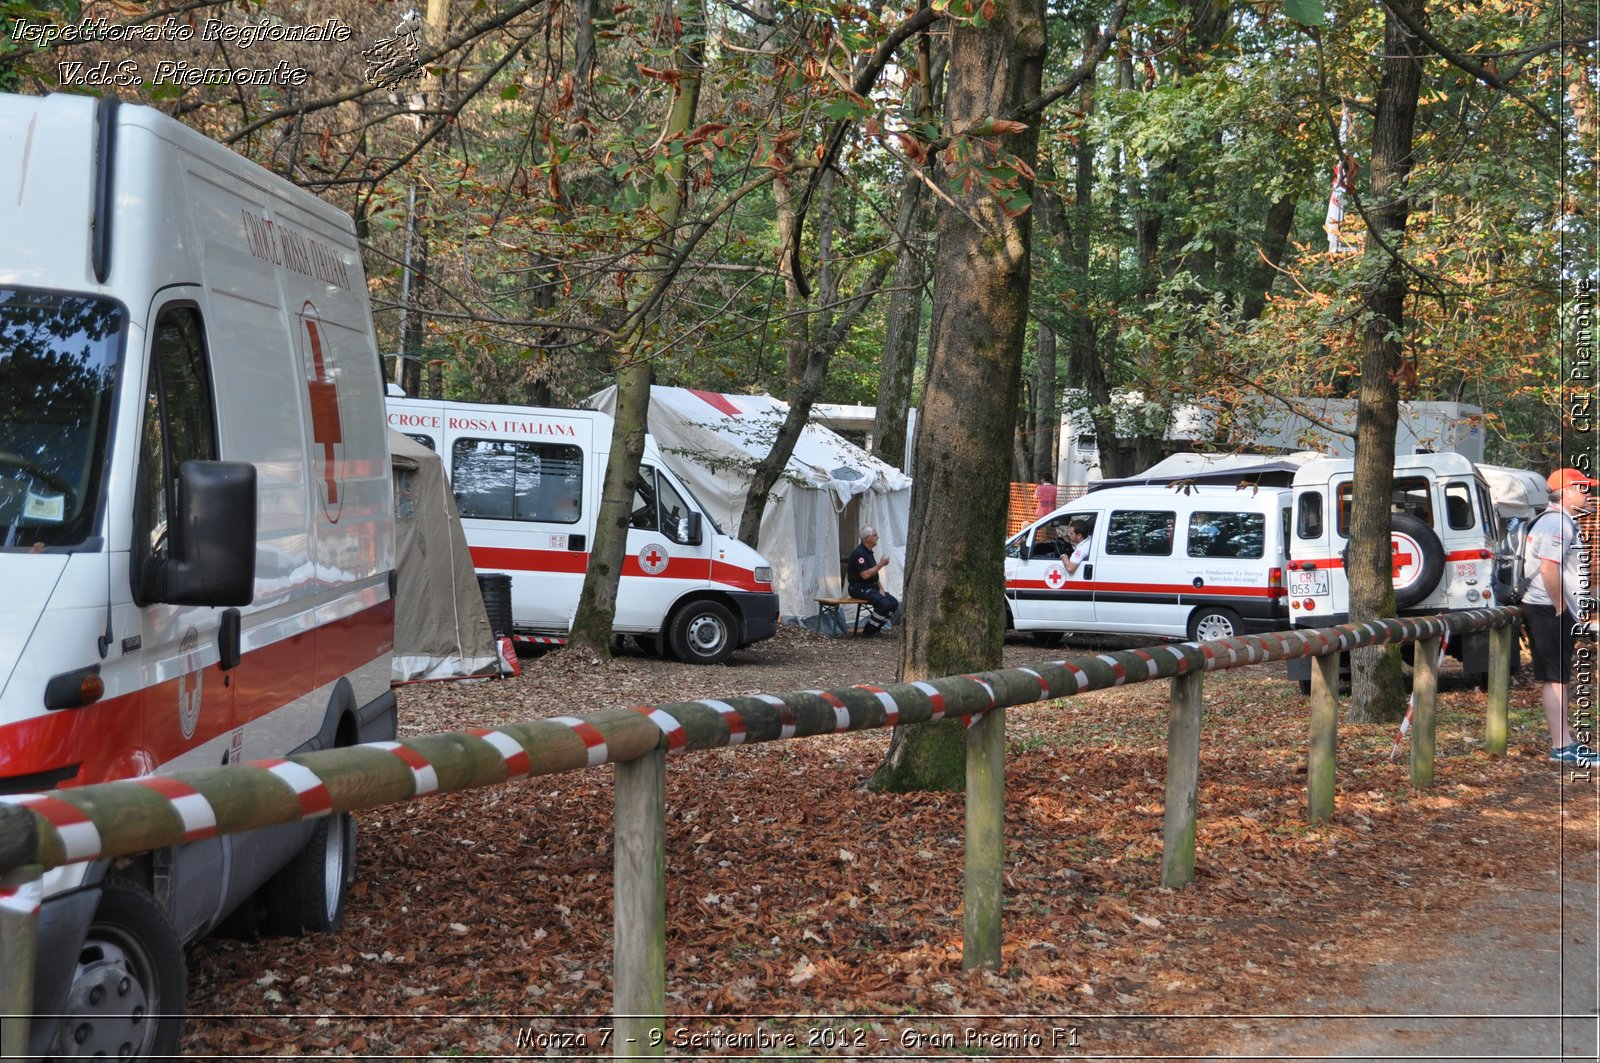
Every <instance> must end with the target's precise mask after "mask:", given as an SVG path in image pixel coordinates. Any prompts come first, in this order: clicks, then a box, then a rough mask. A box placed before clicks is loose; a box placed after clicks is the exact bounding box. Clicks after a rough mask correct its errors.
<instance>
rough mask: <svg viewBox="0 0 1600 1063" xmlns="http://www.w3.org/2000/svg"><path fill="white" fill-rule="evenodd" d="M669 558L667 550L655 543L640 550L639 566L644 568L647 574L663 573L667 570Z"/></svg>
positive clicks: (657, 574)
mask: <svg viewBox="0 0 1600 1063" xmlns="http://www.w3.org/2000/svg"><path fill="white" fill-rule="evenodd" d="M669 560H670V558H669V556H668V555H667V552H666V551H665V550H663V549H662V548H661V547H660V546H658V545H656V544H655V543H651V544H650V545H649V546H646V547H645V548H644V549H643V550H640V551H639V567H640V568H642V569H644V572H645V575H647V576H659V575H661V573H663V572H665V571H666V570H667V562H668V561H669Z"/></svg>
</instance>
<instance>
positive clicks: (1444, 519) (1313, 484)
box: [1287, 453, 1500, 688]
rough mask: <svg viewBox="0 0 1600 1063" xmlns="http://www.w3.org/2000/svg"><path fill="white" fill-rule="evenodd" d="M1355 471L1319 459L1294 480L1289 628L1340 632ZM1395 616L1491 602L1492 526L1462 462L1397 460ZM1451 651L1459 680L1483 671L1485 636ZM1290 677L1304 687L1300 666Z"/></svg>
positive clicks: (1346, 462) (1474, 471)
mask: <svg viewBox="0 0 1600 1063" xmlns="http://www.w3.org/2000/svg"><path fill="white" fill-rule="evenodd" d="M1354 489H1355V467H1354V462H1353V461H1352V460H1351V459H1348V458H1323V459H1319V460H1317V461H1312V462H1307V463H1306V464H1304V465H1302V466H1301V467H1300V469H1299V471H1298V472H1296V473H1295V477H1294V507H1295V516H1294V533H1293V535H1292V536H1290V539H1289V565H1288V570H1289V571H1288V577H1287V589H1288V595H1289V616H1290V618H1291V620H1292V621H1293V623H1294V625H1295V626H1296V627H1329V626H1332V625H1334V624H1343V623H1346V622H1347V621H1348V620H1349V615H1350V583H1349V580H1348V578H1347V577H1346V575H1345V552H1346V551H1347V550H1348V549H1349V545H1350V525H1349V521H1350V500H1351V497H1352V495H1353V493H1354ZM1390 505H1391V515H1390V527H1391V529H1392V531H1391V535H1390V540H1391V543H1390V548H1391V551H1392V554H1393V559H1394V564H1393V572H1392V578H1393V581H1394V598H1395V610H1396V613H1397V614H1398V615H1400V616H1420V615H1426V614H1430V613H1446V612H1453V611H1456V610H1462V609H1482V608H1485V607H1487V606H1491V605H1493V604H1495V603H1494V596H1493V593H1492V590H1491V583H1492V577H1493V574H1494V556H1495V547H1496V544H1497V543H1498V541H1499V539H1500V528H1499V519H1498V517H1497V515H1496V512H1495V506H1494V504H1493V501H1492V499H1491V495H1490V491H1489V485H1488V483H1487V482H1486V481H1485V479H1484V477H1483V475H1482V474H1481V473H1480V472H1479V471H1478V468H1477V466H1476V465H1474V464H1473V463H1472V462H1471V461H1469V460H1468V459H1466V458H1464V457H1462V456H1461V455H1460V454H1451V453H1440V454H1414V455H1410V456H1406V457H1399V458H1396V459H1395V463H1394V488H1393V493H1392V495H1391V497H1390ZM1450 652H1451V653H1452V654H1453V655H1454V656H1456V657H1458V658H1460V660H1461V662H1462V667H1463V669H1464V670H1465V671H1467V672H1474V673H1487V672H1488V670H1489V669H1488V636H1487V635H1486V634H1482V633H1479V634H1474V635H1468V636H1466V637H1465V638H1462V639H1459V640H1454V641H1452V643H1451V646H1450ZM1289 676H1290V678H1292V679H1298V680H1300V681H1301V683H1302V685H1304V686H1306V687H1307V688H1309V685H1310V681H1311V664H1310V661H1309V659H1307V658H1299V659H1296V660H1292V661H1290V662H1289Z"/></svg>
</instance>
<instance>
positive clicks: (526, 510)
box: [450, 439, 583, 524]
mask: <svg viewBox="0 0 1600 1063" xmlns="http://www.w3.org/2000/svg"><path fill="white" fill-rule="evenodd" d="M450 458H451V461H450V482H451V485H452V489H453V490H454V491H455V495H456V505H457V506H458V507H459V508H460V510H461V515H462V516H463V517H476V518H479V519H482V520H526V521H537V522H539V523H542V524H576V523H577V522H578V520H579V518H580V517H582V515H583V451H582V450H580V449H579V448H578V447H575V446H572V445H571V444H567V443H523V442H513V441H511V440H506V439H458V440H456V441H455V445H454V446H453V447H452V448H451V455H450Z"/></svg>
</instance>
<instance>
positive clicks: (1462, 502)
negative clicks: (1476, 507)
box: [1444, 480, 1475, 528]
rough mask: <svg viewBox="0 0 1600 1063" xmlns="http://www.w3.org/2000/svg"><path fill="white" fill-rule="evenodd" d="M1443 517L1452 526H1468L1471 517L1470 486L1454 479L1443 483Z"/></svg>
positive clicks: (1469, 525)
mask: <svg viewBox="0 0 1600 1063" xmlns="http://www.w3.org/2000/svg"><path fill="white" fill-rule="evenodd" d="M1444 519H1445V520H1446V521H1447V522H1448V523H1449V525H1450V527H1452V528H1470V527H1472V525H1473V524H1474V523H1475V522H1474V521H1473V519H1472V487H1471V485H1469V484H1465V483H1462V482H1461V481H1460V480H1454V481H1451V482H1450V483H1447V484H1445V485H1444Z"/></svg>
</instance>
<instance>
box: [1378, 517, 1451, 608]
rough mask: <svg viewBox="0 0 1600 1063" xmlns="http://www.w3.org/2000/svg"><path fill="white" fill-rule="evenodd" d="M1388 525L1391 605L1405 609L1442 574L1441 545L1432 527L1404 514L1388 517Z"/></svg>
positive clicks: (1432, 588) (1424, 594)
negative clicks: (1392, 574) (1391, 573)
mask: <svg viewBox="0 0 1600 1063" xmlns="http://www.w3.org/2000/svg"><path fill="white" fill-rule="evenodd" d="M1389 527H1390V532H1389V542H1390V549H1391V550H1392V551H1393V554H1394V569H1393V572H1394V577H1393V578H1394V604H1395V608H1397V609H1405V608H1407V607H1408V606H1413V605H1416V604H1417V603H1418V602H1420V601H1422V600H1423V599H1425V598H1427V597H1428V595H1430V594H1432V593H1433V592H1434V591H1435V590H1436V589H1437V588H1438V586H1439V579H1440V577H1442V576H1443V575H1444V544H1443V543H1441V542H1440V541H1439V537H1438V536H1437V535H1435V534H1434V533H1433V529H1432V528H1430V527H1428V526H1427V525H1426V524H1424V523H1422V522H1421V521H1420V520H1417V519H1416V518H1415V517H1410V516H1406V515H1405V514H1403V513H1396V514H1395V515H1394V516H1393V517H1391V518H1390V524H1389Z"/></svg>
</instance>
